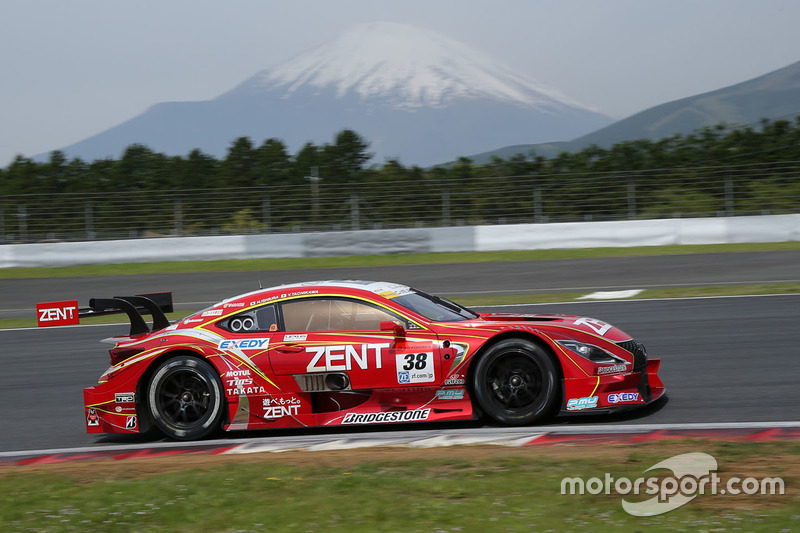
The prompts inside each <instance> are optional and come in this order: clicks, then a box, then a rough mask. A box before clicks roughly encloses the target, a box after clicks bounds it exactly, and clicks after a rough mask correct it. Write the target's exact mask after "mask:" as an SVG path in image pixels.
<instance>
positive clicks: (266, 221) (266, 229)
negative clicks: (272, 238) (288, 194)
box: [261, 194, 272, 233]
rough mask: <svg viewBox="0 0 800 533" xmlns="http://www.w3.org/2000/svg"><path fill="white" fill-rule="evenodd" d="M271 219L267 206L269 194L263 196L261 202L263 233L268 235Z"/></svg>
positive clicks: (269, 208) (269, 207)
mask: <svg viewBox="0 0 800 533" xmlns="http://www.w3.org/2000/svg"><path fill="white" fill-rule="evenodd" d="M271 218H272V208H271V206H270V204H269V194H265V195H264V196H263V198H262V200H261V223H262V225H263V226H264V230H263V231H264V233H269V225H270V219H271Z"/></svg>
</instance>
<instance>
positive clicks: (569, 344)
mask: <svg viewBox="0 0 800 533" xmlns="http://www.w3.org/2000/svg"><path fill="white" fill-rule="evenodd" d="M556 342H557V343H558V344H560V345H561V346H563V347H564V348H566V349H567V350H569V351H571V352H573V353H576V354H578V355H580V356H581V357H583V358H584V359H588V360H589V361H591V362H592V363H597V364H599V365H624V364H626V363H627V361H626V360H625V359H622V358H621V357H617V356H616V355H614V354H612V353H609V352H607V351H605V350H604V349H602V348H600V347H599V346H595V345H594V344H586V343H584V342H578V341H572V340H569V341H568V340H557V341H556Z"/></svg>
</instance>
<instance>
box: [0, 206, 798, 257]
mask: <svg viewBox="0 0 800 533" xmlns="http://www.w3.org/2000/svg"><path fill="white" fill-rule="evenodd" d="M783 241H800V214H790V215H772V216H752V217H722V218H695V219H663V220H638V221H637V220H628V221H609V222H562V223H551V224H507V225H490V226H461V227H449V228H416V229H385V230H363V231H342V232H329V233H284V234H261V235H231V236H204V237H166V238H151V239H137V240H111V241H83V242H71V243H69V242H61V243H36V244H8V245H5V246H0V268H9V267H37V266H49V267H57V266H69V265H86V264H111V263H137V262H155V261H188V260H214V259H250V258H270V257H329V256H342V255H376V254H392V253H415V252H472V251H477V252H484V251H497V250H537V249H556V248H561V249H564V248H587V247H592V248H594V247H627V246H658V245H670V244H721V243H741V242H783Z"/></svg>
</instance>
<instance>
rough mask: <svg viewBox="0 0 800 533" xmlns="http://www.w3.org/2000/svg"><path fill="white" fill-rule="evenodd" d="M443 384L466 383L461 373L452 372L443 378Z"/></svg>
mask: <svg viewBox="0 0 800 533" xmlns="http://www.w3.org/2000/svg"><path fill="white" fill-rule="evenodd" d="M444 384H445V385H466V384H467V380H466V379H465V378H464V376H463V375H462V374H453V375H452V376H448V377H447V379H445V380H444Z"/></svg>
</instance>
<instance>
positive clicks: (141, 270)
mask: <svg viewBox="0 0 800 533" xmlns="http://www.w3.org/2000/svg"><path fill="white" fill-rule="evenodd" d="M786 250H800V242H775V243H744V244H710V245H684V246H638V247H631V248H586V249H579V250H524V251H506V252H459V253H425V254H387V255H369V256H345V257H304V258H287V259H245V260H225V261H172V262H162V263H126V264H118V265H85V266H72V267H50V268H4V269H0V279H20V278H60V277H83V276H124V275H136V274H179V273H192V272H234V271H265V270H295V269H303V268H336V267H347V268H350V267H377V266H397V265H434V264H456V263H482V262H494V261H538V260H552V259H586V258H596V257H636V256H653V255H682V254H702V253H732V252H768V251H786Z"/></svg>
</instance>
